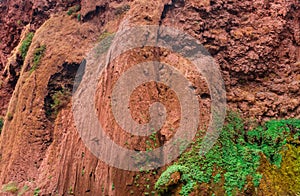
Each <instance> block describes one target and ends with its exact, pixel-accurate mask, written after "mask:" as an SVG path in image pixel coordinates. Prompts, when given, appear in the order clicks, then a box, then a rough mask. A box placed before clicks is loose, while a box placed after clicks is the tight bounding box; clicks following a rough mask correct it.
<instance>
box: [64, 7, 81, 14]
mask: <svg viewBox="0 0 300 196" xmlns="http://www.w3.org/2000/svg"><path fill="white" fill-rule="evenodd" d="M80 9H81V6H80V5H75V6H73V7H70V8H69V9H68V11H67V14H68V15H69V16H71V15H73V14H74V13H76V12H78V11H79V10H80Z"/></svg>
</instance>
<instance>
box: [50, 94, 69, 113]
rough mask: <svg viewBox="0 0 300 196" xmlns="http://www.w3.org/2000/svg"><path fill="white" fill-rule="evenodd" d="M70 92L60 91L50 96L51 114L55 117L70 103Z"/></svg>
mask: <svg viewBox="0 0 300 196" xmlns="http://www.w3.org/2000/svg"><path fill="white" fill-rule="evenodd" d="M70 96H71V92H69V91H67V90H65V89H62V90H60V91H57V92H55V93H54V94H53V95H52V100H53V103H52V104H51V113H52V114H53V115H55V116H56V115H57V114H58V112H59V111H60V110H61V109H62V108H63V107H64V106H66V105H67V104H68V103H69V101H70Z"/></svg>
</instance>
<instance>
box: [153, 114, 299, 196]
mask: <svg viewBox="0 0 300 196" xmlns="http://www.w3.org/2000/svg"><path fill="white" fill-rule="evenodd" d="M299 136H300V120H299V119H289V120H271V121H269V122H267V123H265V124H264V125H263V126H259V127H257V128H254V129H252V130H249V131H245V125H244V122H243V120H242V119H241V118H240V117H239V116H238V115H237V114H235V113H233V112H230V113H229V115H228V117H227V123H226V124H225V125H224V127H223V131H222V132H221V134H220V137H219V139H218V141H217V142H216V144H215V145H214V147H213V148H212V149H211V150H210V151H209V152H207V153H206V154H205V155H204V156H200V155H199V150H200V146H201V142H202V139H201V138H198V139H197V141H195V142H194V143H193V144H192V146H191V150H189V151H188V152H185V153H184V154H182V155H181V157H180V158H179V160H178V161H177V162H176V163H175V164H174V165H172V166H170V167H168V169H167V170H166V171H165V172H164V173H163V174H162V175H161V177H160V178H159V180H158V181H157V182H156V186H155V188H156V190H157V191H158V192H159V193H163V192H165V191H167V187H166V181H167V179H168V176H170V175H171V174H172V173H173V172H174V171H173V170H174V168H181V169H180V172H181V174H182V175H181V180H180V182H181V184H182V189H181V192H180V194H181V195H188V194H189V193H191V192H192V191H193V190H194V188H195V187H196V185H197V184H202V183H207V184H217V183H221V184H222V186H223V188H224V191H225V193H226V195H235V194H236V193H237V192H242V191H243V190H244V189H245V187H246V185H247V184H248V183H251V184H252V185H253V186H255V187H258V186H259V185H260V181H261V178H262V173H260V172H258V168H259V166H260V160H261V156H262V155H264V156H265V157H266V159H267V160H268V162H269V163H270V164H271V165H274V167H276V168H280V166H281V162H282V156H281V154H280V152H282V151H284V150H285V148H284V147H285V146H286V144H288V143H290V142H291V141H293V140H299ZM182 168H184V169H182ZM175 170H176V169H175ZM249 179H250V180H249Z"/></svg>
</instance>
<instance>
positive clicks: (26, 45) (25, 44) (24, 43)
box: [19, 32, 34, 60]
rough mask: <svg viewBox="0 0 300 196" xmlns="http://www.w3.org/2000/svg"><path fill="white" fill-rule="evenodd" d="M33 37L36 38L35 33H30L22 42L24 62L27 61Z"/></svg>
mask: <svg viewBox="0 0 300 196" xmlns="http://www.w3.org/2000/svg"><path fill="white" fill-rule="evenodd" d="M33 36H34V33H33V32H30V33H28V35H27V36H26V38H25V39H24V40H23V41H22V45H21V47H20V49H19V51H20V53H21V57H22V58H23V60H25V57H26V55H27V52H28V49H29V47H30V45H31V42H32V38H33Z"/></svg>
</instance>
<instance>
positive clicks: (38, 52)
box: [30, 45, 46, 73]
mask: <svg viewBox="0 0 300 196" xmlns="http://www.w3.org/2000/svg"><path fill="white" fill-rule="evenodd" d="M45 50H46V45H41V46H40V47H38V48H36V49H35V50H34V54H33V55H34V56H33V66H32V67H31V69H30V73H32V72H33V71H35V70H36V68H37V67H38V65H39V64H40V61H41V59H42V57H43V56H44V53H45Z"/></svg>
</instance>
